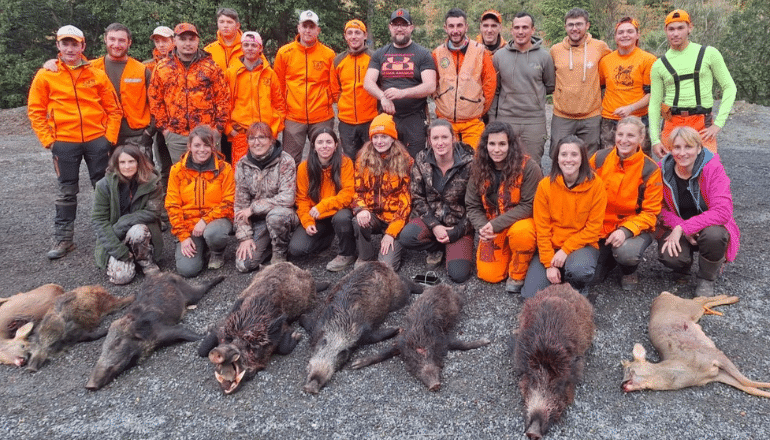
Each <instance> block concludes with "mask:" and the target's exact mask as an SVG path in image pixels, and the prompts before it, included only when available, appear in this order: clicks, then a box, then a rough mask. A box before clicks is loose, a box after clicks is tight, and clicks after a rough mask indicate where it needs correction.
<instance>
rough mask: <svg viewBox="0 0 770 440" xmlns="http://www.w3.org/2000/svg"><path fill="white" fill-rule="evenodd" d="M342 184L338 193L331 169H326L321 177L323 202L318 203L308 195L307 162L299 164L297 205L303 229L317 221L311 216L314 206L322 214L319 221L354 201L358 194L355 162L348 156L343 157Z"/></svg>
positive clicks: (320, 194) (320, 193)
mask: <svg viewBox="0 0 770 440" xmlns="http://www.w3.org/2000/svg"><path fill="white" fill-rule="evenodd" d="M340 184H342V188H340V190H339V192H337V189H336V188H335V187H334V182H333V181H332V171H331V167H326V168H324V169H323V176H322V177H321V190H320V191H319V196H320V198H321V201H319V202H318V203H316V202H314V201H313V199H311V198H310V195H309V194H308V191H309V189H310V188H309V186H310V185H309V178H308V174H307V161H305V162H302V163H301V164H299V168H297V197H296V203H297V215H298V216H299V221H300V222H302V227H303V228H307V227H308V226H310V225H314V224H315V221H316V219H314V218H313V217H311V216H310V209H311V208H312V207H313V206H315V207H316V208H317V209H318V212H319V214H320V215H319V216H318V219H319V220H320V219H324V218H328V217H331V216H333V215H334V214H336V213H337V211H339V210H340V209H344V208H348V207H349V206H350V202H352V201H353V196H354V195H355V193H356V186H355V184H356V180H355V169H354V167H353V161H352V160H350V158H348V157H347V156H342V164H341V166H340Z"/></svg>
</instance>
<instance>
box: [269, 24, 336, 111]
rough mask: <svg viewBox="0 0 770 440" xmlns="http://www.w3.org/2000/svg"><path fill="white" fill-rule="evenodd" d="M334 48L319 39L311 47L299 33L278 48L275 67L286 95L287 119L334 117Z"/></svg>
mask: <svg viewBox="0 0 770 440" xmlns="http://www.w3.org/2000/svg"><path fill="white" fill-rule="evenodd" d="M333 61H334V51H333V50H331V49H329V48H328V47H326V46H325V45H323V44H321V42H320V41H317V42H316V44H314V45H313V46H311V47H305V46H303V45H302V44H301V43H300V42H299V36H297V37H296V38H295V40H294V41H293V42H291V43H289V44H286V45H284V46H283V47H281V48H280V49H278V53H277V54H276V55H275V64H274V67H273V70H275V73H276V75H278V81H279V82H280V84H281V91H282V92H283V95H284V96H285V97H286V119H288V120H290V121H294V122H298V123H300V124H316V123H318V122H323V121H328V120H329V119H332V118H333V117H334V109H333V108H332V103H333V99H332V92H331V88H330V75H331V69H332V62H333Z"/></svg>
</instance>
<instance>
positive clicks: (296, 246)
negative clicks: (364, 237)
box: [289, 209, 356, 257]
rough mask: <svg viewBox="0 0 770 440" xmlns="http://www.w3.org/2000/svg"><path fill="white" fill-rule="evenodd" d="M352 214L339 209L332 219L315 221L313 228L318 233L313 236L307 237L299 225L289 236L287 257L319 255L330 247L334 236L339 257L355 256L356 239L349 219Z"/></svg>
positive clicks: (346, 210)
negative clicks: (337, 245) (337, 243)
mask: <svg viewBox="0 0 770 440" xmlns="http://www.w3.org/2000/svg"><path fill="white" fill-rule="evenodd" d="M352 218H353V213H352V212H351V211H350V210H349V209H341V210H339V211H337V213H336V214H334V215H333V216H332V217H327V218H325V219H321V220H316V222H315V227H316V229H317V230H318V232H316V233H315V235H312V236H311V235H307V232H306V231H305V228H303V227H302V226H301V225H300V227H298V228H297V229H296V230H295V231H294V234H293V235H292V236H291V242H290V243H289V255H290V256H291V257H306V256H308V255H315V254H319V253H321V252H322V251H323V250H324V249H327V248H328V247H329V246H331V244H332V241H333V240H334V236H335V235H336V236H337V239H338V241H339V245H340V252H339V255H342V256H345V257H352V256H354V255H356V239H355V236H354V234H353V225H352V224H351V219H352Z"/></svg>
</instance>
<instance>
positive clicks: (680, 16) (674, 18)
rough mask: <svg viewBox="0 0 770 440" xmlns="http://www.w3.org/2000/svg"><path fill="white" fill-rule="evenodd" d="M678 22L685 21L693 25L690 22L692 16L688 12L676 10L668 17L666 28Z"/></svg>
mask: <svg viewBox="0 0 770 440" xmlns="http://www.w3.org/2000/svg"><path fill="white" fill-rule="evenodd" d="M678 21H683V22H685V23H687V24H691V22H690V14H688V13H687V11H685V10H683V9H674V10H673V11H671V13H669V14H668V15H666V26H668V25H669V24H671V23H676V22H678Z"/></svg>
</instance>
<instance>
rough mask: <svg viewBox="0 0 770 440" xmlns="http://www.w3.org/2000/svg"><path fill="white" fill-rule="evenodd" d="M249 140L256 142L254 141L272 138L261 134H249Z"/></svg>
mask: <svg viewBox="0 0 770 440" xmlns="http://www.w3.org/2000/svg"><path fill="white" fill-rule="evenodd" d="M248 140H249V142H254V141H259V142H265V141H268V140H270V138H269V137H267V136H265V135H261V134H260V135H259V136H249V137H248Z"/></svg>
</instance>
